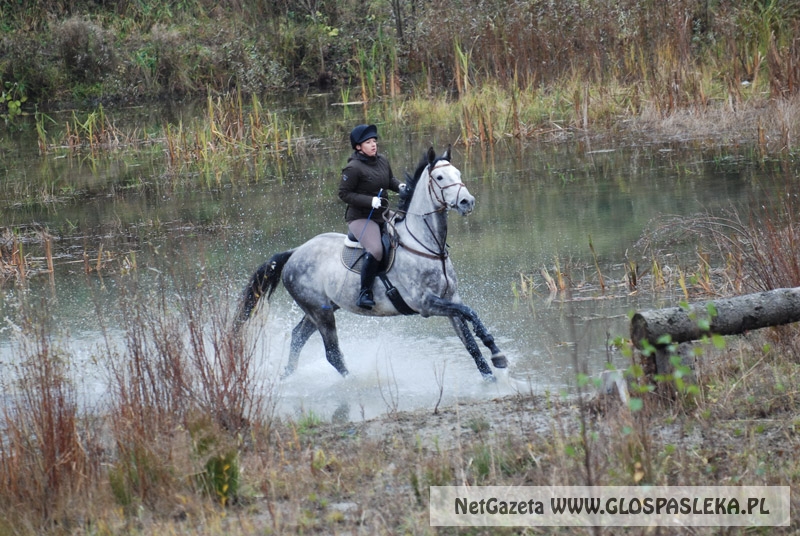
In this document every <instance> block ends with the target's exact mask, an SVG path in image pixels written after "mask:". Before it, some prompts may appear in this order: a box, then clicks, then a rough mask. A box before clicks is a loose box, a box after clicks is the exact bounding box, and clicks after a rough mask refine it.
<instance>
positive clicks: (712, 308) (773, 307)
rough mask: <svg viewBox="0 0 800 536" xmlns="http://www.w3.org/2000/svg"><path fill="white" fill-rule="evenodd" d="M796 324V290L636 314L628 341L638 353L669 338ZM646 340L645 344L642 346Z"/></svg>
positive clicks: (799, 317)
mask: <svg viewBox="0 0 800 536" xmlns="http://www.w3.org/2000/svg"><path fill="white" fill-rule="evenodd" d="M798 321H800V287H797V288H780V289H776V290H770V291H767V292H759V293H756V294H746V295H744V296H736V297H733V298H724V299H719V300H710V301H707V302H702V303H695V304H692V305H690V306H689V307H688V308H684V307H668V308H666V309H653V310H650V311H643V312H641V313H636V314H635V315H633V318H631V341H632V342H633V344H634V346H635V347H636V348H638V349H640V350H642V349H644V347H646V345H647V343H649V344H650V345H652V346H654V347H659V346H664V345H663V344H659V341H660V340H661V339H662V337H663V336H664V335H669V338H670V342H671V343H682V342H687V341H694V340H698V339H702V338H703V336H707V335H711V334H717V335H737V334H740V333H744V332H745V331H749V330H753V329H760V328H765V327H769V326H780V325H783V324H790V323H792V322H798ZM645 341H647V343H645Z"/></svg>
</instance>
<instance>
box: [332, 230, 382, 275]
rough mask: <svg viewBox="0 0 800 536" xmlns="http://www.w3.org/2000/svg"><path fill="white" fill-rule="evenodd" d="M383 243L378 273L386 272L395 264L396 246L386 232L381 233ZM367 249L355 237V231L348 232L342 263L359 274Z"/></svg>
mask: <svg viewBox="0 0 800 536" xmlns="http://www.w3.org/2000/svg"><path fill="white" fill-rule="evenodd" d="M381 243H382V244H383V259H381V262H380V264H379V265H378V273H379V274H381V273H384V274H385V273H386V272H388V271H389V270H391V268H392V265H393V264H394V253H395V248H394V246H393V245H392V239H391V237H390V236H389V235H387V234H386V233H383V234H381ZM365 253H366V251H365V250H364V248H363V247H361V244H360V243H359V241H358V238H356V237H355V235H354V234H353V233H350V232H348V233H347V236H346V237H345V239H344V247H343V248H342V256H341V258H342V264H344V266H345V267H346V268H347V269H348V270H350V271H351V272H355V273H357V274H360V273H361V269H362V267H363V266H364V254H365Z"/></svg>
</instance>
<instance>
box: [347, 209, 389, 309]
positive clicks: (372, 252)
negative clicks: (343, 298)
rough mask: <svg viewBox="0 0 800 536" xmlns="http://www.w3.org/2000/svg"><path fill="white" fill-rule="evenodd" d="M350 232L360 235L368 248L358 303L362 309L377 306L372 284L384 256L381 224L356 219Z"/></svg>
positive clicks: (364, 245) (360, 239) (350, 226)
mask: <svg viewBox="0 0 800 536" xmlns="http://www.w3.org/2000/svg"><path fill="white" fill-rule="evenodd" d="M349 228H350V232H352V233H353V234H354V235H355V236H357V237H359V242H360V243H361V246H362V247H363V248H364V249H365V250H366V253H365V254H364V265H363V266H362V267H361V290H360V292H359V295H358V301H357V302H356V305H358V306H359V307H361V308H362V309H372V308H373V307H375V298H374V297H373V295H372V285H373V283H374V282H375V276H376V275H377V273H378V265H379V264H380V262H381V259H382V258H383V244H381V229H380V226H379V225H378V224H377V223H375V222H374V221H372V220H355V221H352V222H350V224H349Z"/></svg>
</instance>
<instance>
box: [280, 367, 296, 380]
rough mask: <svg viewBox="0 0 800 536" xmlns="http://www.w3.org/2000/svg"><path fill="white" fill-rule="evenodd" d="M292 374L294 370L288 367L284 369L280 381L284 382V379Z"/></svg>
mask: <svg viewBox="0 0 800 536" xmlns="http://www.w3.org/2000/svg"><path fill="white" fill-rule="evenodd" d="M292 374H294V369H290V368H289V367H286V368H285V369H283V373H282V374H281V375H280V379H281V380H285V379H286V378H288V377H289V376H291V375H292Z"/></svg>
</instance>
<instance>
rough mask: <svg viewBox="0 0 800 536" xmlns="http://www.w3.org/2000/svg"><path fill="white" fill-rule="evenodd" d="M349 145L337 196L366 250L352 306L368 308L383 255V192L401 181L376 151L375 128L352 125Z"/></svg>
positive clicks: (385, 205) (398, 188)
mask: <svg viewBox="0 0 800 536" xmlns="http://www.w3.org/2000/svg"><path fill="white" fill-rule="evenodd" d="M350 145H351V146H352V147H353V154H352V155H350V158H348V159H347V165H346V166H345V168H344V169H343V170H342V180H341V182H340V183H339V199H341V200H342V201H344V202H345V203H347V211H346V212H345V216H344V218H345V221H347V226H348V228H349V229H350V232H351V233H352V234H353V235H354V236H355V237H356V238H357V239H358V241H359V242H360V243H361V246H362V247H363V248H364V249H365V250H366V253H365V255H364V265H363V267H362V269H361V292H360V293H359V296H358V301H357V302H356V305H358V306H359V307H361V308H363V309H372V308H373V307H374V306H375V299H374V297H373V295H372V284H373V283H374V282H375V276H376V275H377V272H378V265H379V264H380V261H381V259H382V258H383V246H382V244H381V230H382V227H383V225H384V223H385V221H386V220H385V215H384V213H385V209H387V208H388V207H389V197H388V193H387V192H388V190H392V191H395V192H400V191H401V189H402V188H403V187H405V184H401V183H400V181H399V180H397V179H396V178H395V176H394V174H393V173H392V168H391V166H389V161H388V160H387V159H386V157H385V156H383V155H381V154H378V127H376V126H375V125H358V126H356V127H355V128H354V129H353V130H352V131H351V132H350Z"/></svg>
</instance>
